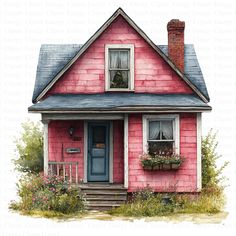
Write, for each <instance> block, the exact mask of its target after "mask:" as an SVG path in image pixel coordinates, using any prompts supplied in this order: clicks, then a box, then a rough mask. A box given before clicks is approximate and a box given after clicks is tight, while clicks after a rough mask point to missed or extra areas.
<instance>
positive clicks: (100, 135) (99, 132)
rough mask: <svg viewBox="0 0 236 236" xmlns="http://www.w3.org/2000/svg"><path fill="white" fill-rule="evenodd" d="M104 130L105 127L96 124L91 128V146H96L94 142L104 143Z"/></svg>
mask: <svg viewBox="0 0 236 236" xmlns="http://www.w3.org/2000/svg"><path fill="white" fill-rule="evenodd" d="M105 132H106V128H105V127H103V126H97V127H94V128H93V139H92V140H93V146H96V144H99V143H101V144H104V143H105Z"/></svg>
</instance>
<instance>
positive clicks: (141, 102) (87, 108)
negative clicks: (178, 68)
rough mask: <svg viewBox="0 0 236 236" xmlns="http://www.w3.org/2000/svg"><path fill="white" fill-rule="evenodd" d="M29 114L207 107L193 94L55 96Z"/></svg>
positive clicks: (35, 107) (198, 109)
mask: <svg viewBox="0 0 236 236" xmlns="http://www.w3.org/2000/svg"><path fill="white" fill-rule="evenodd" d="M28 110H29V111H30V112H38V113H48V112H69V113H70V112H72V113H73V112H92V113H96V112H142V111H150V112H155V111H175V110H179V111H205V110H211V107H210V106H209V105H207V104H206V103H204V102H203V101H202V100H201V99H200V98H199V97H198V96H196V95H193V94H143V93H101V94H57V95H52V96H50V97H48V98H46V99H45V100H43V101H41V102H38V103H36V104H34V105H32V106H30V107H29V108H28Z"/></svg>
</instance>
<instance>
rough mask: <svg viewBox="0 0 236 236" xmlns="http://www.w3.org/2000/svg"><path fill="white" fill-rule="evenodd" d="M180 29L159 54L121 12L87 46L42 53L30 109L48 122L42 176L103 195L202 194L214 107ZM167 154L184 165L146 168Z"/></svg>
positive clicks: (173, 25)
mask: <svg viewBox="0 0 236 236" xmlns="http://www.w3.org/2000/svg"><path fill="white" fill-rule="evenodd" d="M184 28H185V23H184V22H183V21H179V20H171V21H170V22H169V23H168V25H167V31H168V45H156V44H154V42H153V41H152V40H151V39H150V38H149V37H148V36H147V35H146V34H145V33H144V32H143V31H142V30H141V29H140V28H139V27H138V26H137V25H136V24H135V22H134V21H133V20H132V19H131V18H130V17H129V16H128V15H127V14H126V13H125V12H124V11H123V10H122V9H121V8H119V9H118V10H117V11H116V12H115V13H114V14H113V15H112V16H111V17H110V18H109V19H108V20H107V21H106V22H105V23H104V24H103V25H102V26H101V27H100V28H99V29H98V30H97V31H96V33H95V34H94V35H92V36H91V38H89V39H88V41H87V42H86V43H85V44H83V45H82V44H68V45H58V44H55V45H54V44H53V45H42V46H41V49H40V54H39V61H38V67H37V74H36V81H35V87H34V93H33V103H34V105H32V106H30V107H29V108H28V110H29V112H33V113H41V114H42V122H43V124H44V171H45V173H49V172H55V173H57V174H60V175H63V176H64V177H66V176H67V177H68V178H69V180H70V181H72V182H76V183H78V182H80V183H82V182H83V183H84V184H85V183H87V186H88V185H89V183H92V184H91V186H97V189H98V188H99V185H103V186H104V185H105V183H106V184H107V186H116V185H117V186H118V185H119V186H121V187H122V188H123V189H125V190H126V191H127V192H133V191H135V190H137V189H138V188H142V187H145V186H147V185H148V186H150V187H151V188H152V189H153V190H154V191H156V192H160V191H161V192H167V191H173V187H174V189H175V190H174V191H177V192H196V191H200V190H201V114H202V112H205V111H210V110H211V107H210V106H209V105H208V104H207V103H208V102H209V96H208V92H207V88H206V85H205V82H204V78H203V75H202V72H201V69H200V66H199V63H198V60H197V57H196V53H195V50H194V47H193V45H185V44H184ZM166 148H168V149H169V150H171V151H172V152H173V153H176V154H180V155H181V156H184V157H185V160H184V162H183V163H182V164H181V166H180V167H179V168H178V169H176V170H156V171H150V170H146V169H144V168H143V166H142V165H141V162H140V158H139V156H140V155H141V154H143V153H147V152H150V150H152V151H153V152H154V151H155V152H160V151H162V150H164V149H166ZM81 181H82V182H81ZM96 184H97V185H96ZM95 189H96V188H95Z"/></svg>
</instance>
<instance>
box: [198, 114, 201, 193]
mask: <svg viewBox="0 0 236 236" xmlns="http://www.w3.org/2000/svg"><path fill="white" fill-rule="evenodd" d="M201 146H202V113H197V191H198V192H200V191H201V189H202V151H201Z"/></svg>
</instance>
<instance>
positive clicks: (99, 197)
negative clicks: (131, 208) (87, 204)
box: [85, 194, 127, 201]
mask: <svg viewBox="0 0 236 236" xmlns="http://www.w3.org/2000/svg"><path fill="white" fill-rule="evenodd" d="M85 196H86V200H87V201H97V200H106V201H113V200H119V201H126V198H127V196H126V194H122V195H112V194H111V195H97V194H96V195H91V194H90V195H85Z"/></svg>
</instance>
